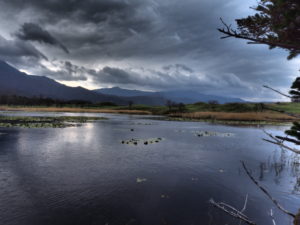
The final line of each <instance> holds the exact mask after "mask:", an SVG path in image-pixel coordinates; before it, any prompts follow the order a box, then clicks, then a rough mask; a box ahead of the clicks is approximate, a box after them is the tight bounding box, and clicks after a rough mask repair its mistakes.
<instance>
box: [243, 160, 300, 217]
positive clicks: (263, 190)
mask: <svg viewBox="0 0 300 225" xmlns="http://www.w3.org/2000/svg"><path fill="white" fill-rule="evenodd" d="M242 165H243V168H244V170H245V171H246V173H247V175H248V177H249V178H250V179H251V180H252V181H253V183H254V184H255V185H256V186H257V187H258V188H259V189H260V190H262V192H263V193H265V195H267V197H268V198H269V199H270V200H271V201H272V202H273V203H274V204H275V205H276V207H277V208H278V209H280V210H281V211H282V212H284V213H285V214H287V215H289V216H291V217H293V218H295V217H296V215H295V214H293V213H291V212H289V211H287V210H286V209H285V208H283V206H281V205H280V204H279V202H278V201H277V200H276V199H274V198H273V197H272V196H271V195H270V193H269V192H268V190H267V189H266V188H264V187H263V186H261V185H260V184H259V183H258V181H257V180H256V179H255V178H254V177H253V176H252V174H251V173H250V171H249V170H248V168H247V166H246V164H245V162H244V161H242Z"/></svg>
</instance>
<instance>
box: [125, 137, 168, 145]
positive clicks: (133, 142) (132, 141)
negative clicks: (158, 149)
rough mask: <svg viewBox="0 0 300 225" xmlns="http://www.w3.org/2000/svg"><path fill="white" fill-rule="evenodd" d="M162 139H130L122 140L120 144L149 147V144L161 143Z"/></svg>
mask: <svg viewBox="0 0 300 225" xmlns="http://www.w3.org/2000/svg"><path fill="white" fill-rule="evenodd" d="M163 140H164V138H160V137H159V138H149V139H135V138H132V139H130V140H123V141H121V143H122V144H127V145H140V144H143V145H149V144H157V143H159V142H161V141H163Z"/></svg>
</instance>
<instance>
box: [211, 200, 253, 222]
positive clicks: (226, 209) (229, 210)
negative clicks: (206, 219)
mask: <svg viewBox="0 0 300 225" xmlns="http://www.w3.org/2000/svg"><path fill="white" fill-rule="evenodd" d="M247 200H248V195H247V196H246V199H245V204H244V207H243V209H242V210H241V211H240V210H237V209H236V208H234V207H232V206H230V205H228V204H226V203H224V202H215V201H214V200H213V199H210V200H209V203H210V204H212V205H213V206H214V207H216V208H218V209H220V210H222V211H223V212H225V213H227V214H229V215H230V216H232V217H234V218H236V219H239V220H241V221H244V222H245V223H247V224H249V225H256V223H255V222H253V221H251V220H250V219H249V218H248V217H247V216H246V215H245V214H244V213H243V211H245V209H246V205H247Z"/></svg>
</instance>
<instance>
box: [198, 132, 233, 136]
mask: <svg viewBox="0 0 300 225" xmlns="http://www.w3.org/2000/svg"><path fill="white" fill-rule="evenodd" d="M194 134H195V136H197V137H212V136H214V137H233V136H234V135H235V134H233V133H221V132H214V131H196V132H194Z"/></svg>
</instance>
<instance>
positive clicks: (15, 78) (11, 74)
mask: <svg viewBox="0 0 300 225" xmlns="http://www.w3.org/2000/svg"><path fill="white" fill-rule="evenodd" d="M0 94H2V95H4V94H5V95H19V96H26V97H40V96H43V97H49V98H53V99H60V100H75V99H76V100H84V101H90V102H113V103H115V104H121V105H127V104H128V102H129V101H132V102H134V103H135V104H149V105H162V104H164V103H165V100H164V99H163V98H161V97H157V96H153V97H147V96H146V97H141V96H136V97H130V96H128V97H118V96H113V95H108V94H101V93H96V92H94V91H91V90H88V89H85V88H83V87H69V86H66V85H63V84H61V83H58V82H56V81H55V80H52V79H50V78H48V77H45V76H33V75H27V74H26V73H23V72H20V71H19V70H17V69H15V68H14V67H12V66H10V65H9V64H7V63H6V62H4V61H0Z"/></svg>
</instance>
